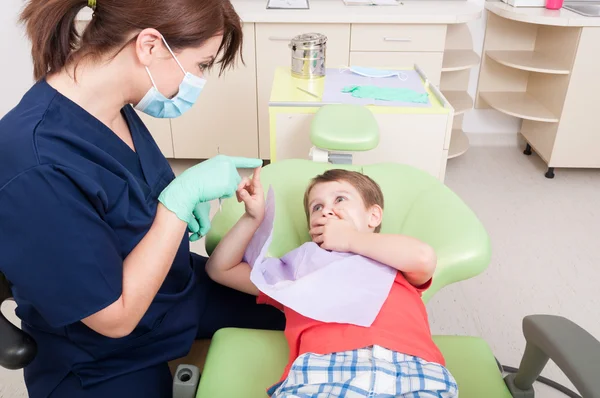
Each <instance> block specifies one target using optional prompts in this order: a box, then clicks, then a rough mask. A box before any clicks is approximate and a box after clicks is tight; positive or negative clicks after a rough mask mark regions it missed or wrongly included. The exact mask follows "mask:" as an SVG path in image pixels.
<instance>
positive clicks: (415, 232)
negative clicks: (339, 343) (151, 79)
mask: <svg viewBox="0 0 600 398" xmlns="http://www.w3.org/2000/svg"><path fill="white" fill-rule="evenodd" d="M332 167H337V168H346V169H351V170H356V171H360V172H362V173H365V174H367V175H369V176H370V177H372V178H373V179H374V180H375V181H377V182H378V183H379V184H380V186H381V188H382V190H383V192H384V195H385V202H386V204H385V210H384V219H383V226H382V233H386V232H387V233H402V234H406V235H411V236H413V237H416V238H418V239H421V240H423V241H425V242H427V243H429V244H430V245H432V246H433V248H434V249H435V250H436V252H437V255H438V259H439V262H438V267H437V270H436V274H435V276H434V282H433V284H432V286H431V288H430V289H429V290H428V291H427V292H426V293H425V294H424V295H423V300H424V301H425V302H427V301H429V299H430V298H431V297H432V296H433V295H434V294H435V293H436V292H437V291H439V290H440V289H441V288H442V287H444V286H445V285H448V284H450V283H453V282H458V281H461V280H464V279H467V278H471V277H474V276H476V275H478V274H479V273H481V272H483V271H484V270H485V268H486V267H487V266H488V264H489V262H490V242H489V239H488V235H487V233H486V231H485V229H484V228H483V226H482V224H481V223H480V222H479V220H478V219H477V217H476V216H475V214H474V213H473V212H472V211H471V210H470V209H469V208H468V207H467V206H466V205H465V204H464V203H463V201H462V200H461V199H460V198H459V197H458V196H457V195H455V194H454V193H453V192H452V191H450V189H448V188H447V187H446V186H445V185H443V184H442V183H440V182H439V181H438V180H437V179H435V178H434V177H431V176H430V175H429V174H426V173H425V172H422V171H419V170H417V169H414V168H411V167H409V166H405V165H400V164H378V165H367V166H359V165H340V164H338V165H331V164H328V163H317V162H311V161H309V160H282V161H279V162H276V163H273V164H271V165H268V166H266V167H264V169H263V171H262V173H261V180H262V183H263V185H264V188H265V191H266V190H267V188H268V187H269V185H270V186H272V187H273V189H274V192H275V197H276V216H275V230H274V235H273V242H272V244H271V246H270V248H269V254H270V255H271V256H277V257H279V256H282V255H283V254H285V253H286V252H288V251H290V250H292V249H294V248H296V247H297V246H299V245H301V244H302V243H304V242H306V241H308V240H309V235H308V231H307V225H306V217H305V215H304V210H303V205H302V198H303V193H304V189H305V187H306V186H307V183H308V181H309V180H310V179H311V178H312V177H314V176H315V175H317V174H320V173H322V172H323V171H325V170H326V169H329V168H332ZM243 211H244V208H243V204H239V203H237V202H236V201H235V200H226V201H224V202H223V206H222V212H220V213H218V214H217V215H216V216H215V218H214V219H213V227H212V229H211V231H210V233H209V234H208V236H207V240H206V247H207V251H208V253H209V254H210V253H211V252H212V251H213V250H214V248H215V246H216V245H217V243H218V242H219V239H220V238H221V237H222V236H223V235H224V234H225V233H226V232H227V231H228V230H229V229H230V228H231V227H232V226H233V224H234V223H235V222H236V221H237V220H238V218H239V217H240V216H241V215H242V213H243ZM464 316H465V317H467V316H469V314H464ZM523 329H524V334H525V338H526V339H527V347H526V349H525V356H524V358H523V361H522V362H521V369H520V370H519V373H518V374H516V375H515V374H511V375H509V376H507V378H506V380H505V379H503V377H502V373H501V372H500V370H499V367H498V364H497V362H496V360H495V357H494V354H493V353H492V351H491V350H490V347H489V346H488V345H487V343H486V342H485V341H484V340H483V339H481V338H478V337H469V336H434V340H435V343H436V344H437V345H438V347H439V348H440V349H441V351H442V352H443V354H444V357H445V359H446V362H447V363H446V365H447V367H448V369H449V370H450V372H451V373H452V374H453V375H454V377H455V378H456V380H457V382H458V385H459V394H460V397H461V398H509V397H513V396H514V397H532V396H533V395H532V393H533V389H532V384H533V382H534V381H535V379H536V378H537V377H538V376H539V374H540V372H541V371H542V369H543V367H544V365H545V364H546V362H547V361H548V358H549V357H550V358H551V359H553V360H554V361H555V362H556V363H557V364H558V365H559V367H561V368H562V370H563V371H564V372H565V374H566V375H567V376H568V377H569V378H570V379H571V381H572V382H573V383H574V384H575V386H576V387H577V389H578V390H579V392H580V393H581V394H582V396H583V397H584V398H588V397H596V398H597V397H600V378H599V377H598V374H600V343H599V342H598V341H597V340H596V339H595V338H594V337H592V336H591V335H590V334H588V333H587V332H585V331H584V330H583V329H581V328H579V327H578V326H577V325H575V324H573V323H572V322H570V321H568V320H566V319H564V318H561V317H555V316H546V315H534V316H530V317H526V318H525V319H524V322H523ZM287 360H288V348H287V344H286V340H285V338H284V335H283V333H280V332H272V331H261V330H246V329H222V330H220V331H218V332H217V333H216V334H215V336H214V338H213V340H212V343H211V346H210V349H209V352H208V356H207V359H206V364H205V367H204V371H203V373H202V375H201V378H200V384H199V387H198V390H197V392H196V398H265V397H266V396H267V395H266V389H267V388H268V387H269V386H271V385H272V384H274V383H276V382H277V381H278V380H279V378H280V376H281V373H282V371H283V369H284V367H285V365H286V363H287Z"/></svg>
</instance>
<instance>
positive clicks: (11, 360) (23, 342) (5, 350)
mask: <svg viewBox="0 0 600 398" xmlns="http://www.w3.org/2000/svg"><path fill="white" fill-rule="evenodd" d="M11 297H12V292H11V286H10V283H9V281H8V280H7V279H6V277H5V276H4V274H3V273H1V272H0V306H1V305H2V303H3V302H4V301H5V300H7V299H9V298H11ZM36 353H37V345H36V343H35V340H33V338H32V337H31V336H29V335H28V334H27V333H25V332H24V331H22V330H21V329H19V328H17V327H16V326H15V325H13V324H12V323H11V322H10V321H9V320H8V319H6V317H5V316H4V314H2V312H1V311H0V366H2V367H3V368H6V369H11V370H16V369H21V368H24V367H25V366H27V365H29V364H30V363H31V361H33V358H34V357H35V355H36Z"/></svg>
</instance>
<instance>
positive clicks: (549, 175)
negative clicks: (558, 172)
mask: <svg viewBox="0 0 600 398" xmlns="http://www.w3.org/2000/svg"><path fill="white" fill-rule="evenodd" d="M546 178H554V167H548V171H547V172H546Z"/></svg>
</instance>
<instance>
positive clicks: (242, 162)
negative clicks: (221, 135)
mask: <svg viewBox="0 0 600 398" xmlns="http://www.w3.org/2000/svg"><path fill="white" fill-rule="evenodd" d="M230 159H231V161H232V162H233V164H234V165H235V167H236V168H238V169H255V168H257V167H260V166H262V163H263V161H262V159H255V158H243V157H235V156H234V157H230Z"/></svg>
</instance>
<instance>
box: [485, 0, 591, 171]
mask: <svg viewBox="0 0 600 398" xmlns="http://www.w3.org/2000/svg"><path fill="white" fill-rule="evenodd" d="M486 8H488V13H487V26H486V34H485V42H484V45H483V61H482V64H481V71H480V75H479V82H478V87H477V97H476V106H477V107H478V108H493V109H496V110H498V111H500V112H502V113H505V114H507V115H511V116H515V117H518V118H520V119H522V125H521V131H520V133H521V135H522V137H523V138H524V139H525V141H526V142H527V146H526V148H525V151H524V153H525V154H526V155H531V154H532V151H534V152H535V153H536V154H537V155H539V156H540V157H541V158H542V159H543V160H544V162H546V164H547V165H548V170H547V172H546V177H548V178H554V168H555V167H560V168H600V134H598V124H599V123H600V114H599V112H598V105H597V103H596V102H595V101H594V100H592V99H593V98H594V94H595V93H596V92H598V91H599V90H600V79H598V77H597V75H598V70H600V57H599V56H598V42H600V27H581V26H555V25H549V24H550V23H556V24H558V23H563V22H564V21H562V20H560V19H559V18H557V19H556V20H553V19H550V18H549V19H547V20H543V21H540V22H539V23H536V21H535V20H532V21H527V20H526V19H523V18H522V17H521V16H520V15H519V14H518V13H517V11H518V10H517V11H515V12H514V13H513V12H511V13H502V12H500V11H499V10H498V8H497V6H496V5H492V4H486ZM532 19H533V18H532ZM544 23H547V24H544Z"/></svg>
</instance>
